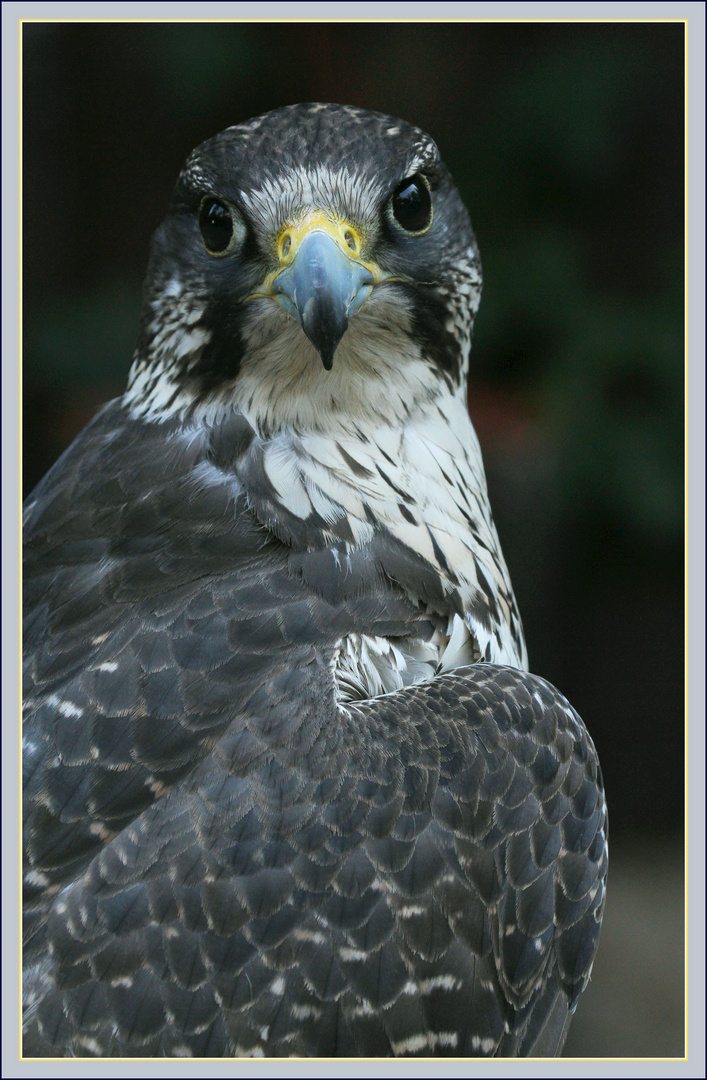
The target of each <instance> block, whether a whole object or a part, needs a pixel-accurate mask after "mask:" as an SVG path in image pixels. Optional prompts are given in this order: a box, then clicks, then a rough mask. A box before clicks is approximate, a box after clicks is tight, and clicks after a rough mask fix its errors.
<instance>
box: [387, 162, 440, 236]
mask: <svg viewBox="0 0 707 1080" xmlns="http://www.w3.org/2000/svg"><path fill="white" fill-rule="evenodd" d="M392 207H393V217H394V218H395V220H396V221H397V223H398V225H401V226H402V228H403V229H405V232H409V233H422V232H426V231H427V229H429V227H430V225H431V224H432V196H431V195H430V186H429V184H428V183H427V181H426V180H425V178H424V176H409V177H408V179H407V180H403V182H402V184H398V186H397V188H396V189H395V192H394V194H393V202H392Z"/></svg>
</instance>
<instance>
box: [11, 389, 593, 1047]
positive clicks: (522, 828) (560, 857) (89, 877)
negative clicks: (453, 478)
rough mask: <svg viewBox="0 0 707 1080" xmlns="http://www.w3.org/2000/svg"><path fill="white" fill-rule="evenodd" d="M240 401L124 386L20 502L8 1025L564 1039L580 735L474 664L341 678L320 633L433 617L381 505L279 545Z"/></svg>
mask: <svg viewBox="0 0 707 1080" xmlns="http://www.w3.org/2000/svg"><path fill="white" fill-rule="evenodd" d="M246 428H247V425H245V426H244V425H243V424H241V425H240V427H239V426H238V423H236V427H235V428H233V427H232V428H231V429H230V430H229V432H228V438H225V436H224V432H223V431H221V432H218V433H216V434H214V432H212V433H211V434H209V433H208V432H206V433H205V431H204V430H202V429H196V428H195V429H194V430H193V431H190V430H189V429H188V428H187V429H186V430H184V429H183V428H182V427H181V425H180V426H177V425H176V424H175V426H174V427H171V426H170V425H169V424H164V425H156V424H143V423H142V422H138V421H131V420H129V419H128V418H127V416H126V414H125V412H124V410H123V409H122V406H121V405H120V404H119V403H113V404H112V405H110V406H108V407H107V408H106V409H105V410H104V411H103V412H102V413H101V414H100V415H99V417H98V418H97V420H96V421H95V422H94V423H93V424H92V425H90V426H89V428H87V429H86V430H85V431H84V432H83V433H82V435H81V436H80V437H79V440H77V442H76V443H75V444H74V445H73V446H72V447H71V448H70V449H69V451H67V453H66V454H65V455H64V456H63V458H62V459H60V461H59V462H58V463H57V465H56V466H55V468H54V469H53V470H52V471H51V472H50V473H49V474H48V476H47V477H46V478H45V480H44V481H43V482H42V484H41V485H40V486H39V488H38V489H37V490H36V492H35V493H34V495H33V496H31V497H30V500H29V502H28V505H27V508H26V516H25V530H26V533H25V535H26V562H25V579H24V585H25V602H26V612H25V621H24V629H25V655H26V666H25V698H26V720H25V728H24V755H25V770H26V775H25V789H24V790H25V819H24V843H25V852H26V877H25V880H26V890H27V891H26V899H25V913H26V939H25V969H26V991H25V1006H26V1010H27V1025H26V1035H25V1054H26V1055H28V1056H33V1055H43V1054H56V1053H57V1052H61V1053H73V1054H77V1055H79V1056H82V1055H83V1056H106V1055H121V1056H131V1055H139V1056H153V1055H161V1054H167V1055H194V1056H197V1055H198V1056H221V1055H253V1054H257V1055H262V1054H265V1055H268V1056H272V1055H285V1054H296V1055H302V1056H329V1055H339V1056H342V1055H343V1056H346V1055H359V1054H363V1055H368V1056H376V1055H384V1056H386V1055H390V1054H396V1055H408V1054H410V1055H413V1054H421V1055H429V1054H453V1055H455V1056H457V1055H464V1056H465V1055H492V1054H505V1053H508V1054H517V1053H531V1052H535V1053H541V1052H542V1053H555V1052H557V1050H558V1048H559V1046H560V1045H561V1041H562V1036H563V1031H564V1026H565V1021H566V1018H567V1016H568V1013H569V1011H570V1010H571V1009H572V1007H573V1005H574V1003H575V1001H576V999H577V997H578V995H579V993H580V991H581V989H582V988H583V986H584V985H585V983H586V981H587V979H588V977H589V972H590V969H591V963H592V959H593V955H594V951H595V948H596V942H597V938H598V929H599V923H600V916H601V910H602V906H603V895H604V879H605V875H606V845H605V832H606V813H605V806H604V800H603V795H602V791H601V777H600V774H599V770H598V764H597V759H596V755H595V752H594V748H593V746H592V744H591V740H590V739H589V737H588V735H587V733H586V731H585V729H584V727H583V725H582V724H581V721H580V720H579V718H578V717H577V716H576V714H575V713H574V712H573V710H572V709H571V707H570V706H569V705H568V704H567V702H566V701H565V700H564V698H562V696H561V695H560V694H559V693H558V692H557V691H556V690H554V688H552V687H550V686H549V685H548V684H547V683H545V682H544V681H543V680H541V679H539V678H537V677H534V676H532V675H528V674H527V673H525V672H521V671H517V670H514V669H511V668H501V667H496V666H493V665H489V664H478V665H474V666H471V667H467V668H462V669H459V670H457V671H454V672H451V673H449V674H445V675H443V676H440V677H438V678H436V679H434V680H432V681H431V682H428V683H424V684H420V685H414V686H409V687H406V688H404V689H402V690H399V691H397V692H396V693H391V694H386V695H383V696H381V697H379V698H374V699H370V700H364V701H358V702H349V703H347V704H346V705H342V704H341V703H340V702H337V699H336V692H335V680H334V677H333V668H334V665H335V661H336V654H337V648H338V647H339V643H340V642H341V640H342V639H343V638H345V637H346V636H347V635H348V634H350V633H358V632H362V631H363V632H365V633H369V634H374V635H381V636H387V637H389V638H391V639H396V638H402V637H404V636H405V634H407V633H410V629H411V627H417V630H418V631H419V632H421V633H422V632H423V631H424V627H425V626H426V625H427V624H426V622H425V616H424V614H421V613H420V610H419V609H416V608H415V607H414V605H413V604H412V603H411V600H410V599H409V595H408V594H409V587H410V582H412V581H413V580H414V578H415V576H416V574H417V576H418V577H419V579H420V581H421V582H422V584H421V589H423V590H424V591H425V592H427V593H429V594H430V595H432V594H433V593H434V580H433V578H432V577H430V578H429V580H428V579H426V578H425V575H424V572H423V568H421V567H419V566H418V565H417V563H416V560H415V558H414V557H413V555H412V553H406V552H405V551H404V550H403V547H402V546H401V545H399V544H398V545H396V544H395V543H394V542H393V541H392V540H391V538H390V537H387V536H385V535H380V536H377V537H376V538H375V539H374V540H373V541H372V542H371V545H369V546H368V547H367V548H365V549H364V550H363V551H359V552H358V553H355V552H354V553H353V554H352V553H351V552H348V555H347V554H346V551H347V549H346V543H345V537H339V536H337V535H336V534H334V535H332V534H331V523H329V525H328V526H327V528H328V529H329V533H328V534H327V536H328V544H327V545H325V546H322V547H319V548H314V549H312V548H310V547H309V546H308V545H309V544H310V543H311V537H312V536H313V535H317V530H316V529H314V530H313V529H312V526H313V525H315V524H316V523H314V522H310V523H309V524H310V528H309V529H308V530H307V534H308V538H309V539H308V540H307V541H306V542H305V538H304V537H303V538H302V542H301V543H300V542H299V541H298V538H297V537H296V536H292V535H290V536H289V537H288V543H284V542H283V540H282V539H281V538H280V537H279V536H278V535H277V527H280V528H281V529H282V530H284V531H287V528H288V525H287V522H284V523H283V521H284V519H282V518H280V519H278V521H279V525H278V521H275V520H274V518H273V520H271V521H270V522H269V523H268V527H266V526H265V525H264V524H263V520H264V518H265V516H266V514H265V511H264V510H263V507H264V506H266V504H267V502H268V490H267V484H266V482H265V480H264V479H263V480H262V481H261V482H260V483H259V484H256V483H255V482H254V481H253V483H252V484H251V486H250V487H247V486H246V484H245V483H244V482H243V479H242V477H243V475H244V470H245V464H244V462H245V458H246V456H247V455H246V450H248V449H249V448H250V450H252V432H251V433H250V435H249V434H248V431H246V430H245V429H246ZM226 445H227V446H228V447H230V454H231V461H230V464H229V461H227V460H226V458H225V456H224V455H225V451H224V446H226ZM256 459H257V455H256V457H255V458H254V457H253V455H252V454H251V456H250V457H249V458H248V468H249V469H253V468H255V465H254V464H253V461H255V460H256ZM231 466H232V467H231ZM274 509H275V507H274V504H273V506H272V507H271V511H272V514H273V515H274ZM271 516H272V515H271ZM275 516H276V515H275ZM276 526H277V527H276ZM321 528H322V530H323V529H324V525H323V524H322V527H321ZM341 528H342V529H343V528H344V525H343V524H342V525H341ZM322 535H323V531H322ZM347 557H348V559H349V561H348V563H347V562H346V558H347ZM342 560H343V561H342ZM332 565H338V567H339V570H340V572H339V573H338V574H336V575H332V574H331V572H330V570H331V566H332ZM391 567H395V570H391ZM408 578H409V580H408ZM399 579H405V580H404V582H403V587H401V586H400V582H399ZM426 582H427V584H426ZM426 599H429V597H426Z"/></svg>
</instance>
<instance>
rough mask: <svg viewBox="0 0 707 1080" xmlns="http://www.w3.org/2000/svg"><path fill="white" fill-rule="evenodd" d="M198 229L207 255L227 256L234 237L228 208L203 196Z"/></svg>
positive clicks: (215, 200) (209, 197)
mask: <svg viewBox="0 0 707 1080" xmlns="http://www.w3.org/2000/svg"><path fill="white" fill-rule="evenodd" d="M199 228H200V229H201V236H202V239H203V241H204V247H205V248H206V250H207V251H208V253H209V255H227V254H228V253H229V251H230V249H231V241H232V240H233V237H234V235H235V229H234V225H233V216H232V214H231V211H230V210H229V208H228V207H227V206H226V205H225V204H224V203H222V202H220V201H219V200H218V199H214V198H213V196H211V195H205V196H204V198H203V199H202V200H201V207H200V208H199Z"/></svg>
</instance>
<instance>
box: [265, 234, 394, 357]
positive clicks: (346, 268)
mask: <svg viewBox="0 0 707 1080" xmlns="http://www.w3.org/2000/svg"><path fill="white" fill-rule="evenodd" d="M374 284H375V279H374V277H373V274H371V272H370V271H369V270H367V269H366V267H365V266H362V265H361V263H359V262H357V261H356V260H355V259H350V258H349V257H348V255H346V254H345V252H344V251H343V250H342V249H341V248H340V247H339V245H338V244H337V243H336V242H335V241H334V240H332V238H331V237H330V236H328V235H327V234H326V233H325V232H312V233H310V235H309V236H307V237H305V239H304V240H303V241H302V243H301V244H300V247H299V250H298V252H297V254H296V256H295V258H294V260H293V262H291V263H290V265H289V266H287V267H286V268H285V269H284V270H283V271H282V272H281V273H279V274H278V275H277V277H276V278H275V280H274V281H273V285H272V292H273V295H275V296H276V297H277V299H278V300H279V301H280V303H281V304H282V306H283V307H284V309H285V311H287V313H288V315H291V316H292V317H293V318H295V319H297V320H298V321H299V322H300V323H301V325H302V329H303V330H304V332H305V334H306V335H307V337H308V338H309V340H310V341H311V342H312V344H313V345H314V348H315V349H316V350H317V352H318V353H319V355H320V357H321V359H322V363H323V365H324V367H325V368H326V370H327V371H331V368H332V365H333V363H334V353H335V352H336V349H337V346H338V344H339V342H340V341H341V339H342V337H343V336H344V334H345V333H346V328H347V327H348V325H349V319H350V318H352V317H353V316H354V315H355V314H356V312H357V311H358V310H359V309H360V308H361V307H362V305H363V304H364V303H365V301H366V300H367V299H368V297H369V295H370V293H371V289H372V287H373V285H374Z"/></svg>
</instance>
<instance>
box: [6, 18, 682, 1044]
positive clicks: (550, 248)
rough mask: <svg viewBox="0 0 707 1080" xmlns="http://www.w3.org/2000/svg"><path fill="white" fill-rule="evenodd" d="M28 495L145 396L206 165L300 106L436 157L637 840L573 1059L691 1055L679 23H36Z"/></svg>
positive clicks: (547, 628) (585, 691) (27, 105)
mask: <svg viewBox="0 0 707 1080" xmlns="http://www.w3.org/2000/svg"><path fill="white" fill-rule="evenodd" d="M23 33H24V59H23V74H24V90H23V167H24V195H23V222H24V280H23V296H24V331H23V340H24V364H23V388H24V389H23V407H24V472H23V477H24V488H25V492H29V491H30V490H31V489H32V487H33V486H34V485H35V483H36V482H37V481H38V480H39V479H40V477H41V476H42V475H43V473H44V472H45V471H46V469H47V468H48V467H49V466H50V465H51V464H52V462H53V461H54V460H55V458H56V457H57V456H58V454H59V453H60V452H61V451H62V450H63V449H64V447H65V446H66V445H67V444H68V443H69V442H70V441H71V439H72V438H73V436H74V435H75V434H76V433H77V431H78V430H79V429H80V428H81V427H82V426H83V425H84V424H85V423H86V422H87V421H88V419H90V417H91V416H92V414H93V413H94V411H95V410H96V409H97V407H98V406H99V405H100V404H101V403H102V402H103V401H104V400H106V399H107V398H109V397H113V396H115V395H116V394H119V393H120V392H121V391H122V389H123V387H124V385H125V380H126V376H127V372H128V367H129V364H130V357H131V352H132V348H133V344H134V341H135V338H136V333H137V323H138V316H139V310H140V287H141V280H142V275H143V272H144V267H145V262H146V256H147V244H148V239H149V236H150V234H151V232H152V231H153V230H154V228H155V227H156V226H157V225H158V223H159V221H160V219H161V217H162V215H163V213H164V211H165V209H166V206H167V202H168V200H169V196H170V193H171V188H172V186H173V184H174V182H175V180H176V177H177V174H178V172H179V169H180V167H181V165H182V162H183V159H184V158H185V156H186V155H187V153H188V152H189V151H190V150H191V149H192V148H193V147H194V146H195V145H196V144H197V143H199V142H201V141H202V140H203V139H205V138H207V137H209V136H210V135H212V134H215V133H216V132H217V131H219V130H220V129H222V128H224V127H227V126H229V125H230V124H233V123H237V122H238V121H240V120H244V119H246V118H248V117H250V116H254V115H257V114H258V113H261V112H264V111H266V110H268V109H271V108H275V107H277V106H279V105H283V104H287V103H290V102H296V101H311V100H321V101H339V102H345V103H352V104H357V105H362V106H366V107H369V108H373V109H377V110H380V111H383V112H389V113H391V114H393V115H397V116H401V117H403V118H405V119H406V120H409V121H411V122H413V123H415V124H417V125H419V126H420V127H423V128H424V129H426V130H427V131H429V132H430V133H431V134H432V135H433V136H434V137H435V139H436V140H437V142H438V144H439V146H440V149H441V151H442V154H443V156H444V158H445V160H446V162H447V164H448V165H449V167H450V168H451V170H452V173H453V175H454V176H455V179H456V181H457V184H458V186H459V188H460V190H461V193H462V196H463V197H464V199H465V201H466V203H467V205H468V206H469V208H470V211H471V216H472V221H473V223H474V227H475V230H476V234H477V237H478V241H479V246H480V249H481V255H482V260H483V264H484V279H485V286H484V296H483V300H482V304H481V310H480V312H479V316H478V319H477V323H476V330H475V341H474V348H473V350H472V369H471V378H470V392H469V408H470V412H471V415H472V418H473V420H474V422H475V424H476V426H477V430H478V433H479V437H480V439H481V443H482V447H483V450H484V456H485V460H486V463H487V471H488V477H489V487H490V489H491V499H492V504H493V506H494V509H495V514H496V521H497V524H498V528H499V532H500V535H501V540H502V543H503V547H504V551H505V554H506V559H507V562H508V564H509V567H510V571H511V577H512V579H513V582H514V585H515V590H516V594H517V596H518V601H519V604H520V607H521V612H522V614H523V617H524V622H525V627H526V633H527V638H528V646H529V651H530V661H531V669H532V670H533V671H535V672H537V673H538V674H541V675H543V676H544V677H545V678H547V679H549V680H550V681H551V682H553V683H555V684H556V685H557V686H559V687H560V689H562V691H563V692H564V693H565V694H566V695H567V697H568V698H569V699H570V701H571V702H572V704H573V705H574V706H575V708H576V709H577V710H578V711H579V713H580V714H581V715H582V716H583V717H584V719H585V721H586V723H587V725H588V727H589V729H590V732H591V734H592V736H593V738H594V741H595V743H596V745H597V748H598V750H599V754H600V757H601V760H602V764H603V769H604V777H605V781H606V787H607V792H608V800H609V807H610V817H611V832H612V841H613V848H612V870H611V875H610V892H609V903H608V907H607V918H606V922H605V929H604V934H603V942H602V946H601V947H600V950H599V958H598V960H597V963H596V966H595V977H594V980H593V982H592V985H591V986H590V989H589V990H588V992H587V994H586V997H585V1001H583V1002H582V1004H581V1005H580V1008H579V1010H578V1016H577V1019H576V1020H575V1024H574V1027H573V1030H572V1033H571V1035H570V1040H569V1041H568V1044H567V1048H566V1053H567V1054H577V1055H586V1056H642V1057H651V1056H682V1054H683V1052H684V1049H683V1047H684V1043H683V1026H682V1025H683V1000H682V992H683V990H682V987H683V983H682V979H683V966H682V965H683V944H682V929H683V907H682V904H683V898H682V897H683V893H682V890H683V825H684V821H683V809H684V696H683V693H684V681H683V675H684V594H683V588H684V587H683V581H684V577H683V551H684V549H683V523H684V504H683V495H684V472H683V436H684V428H683V423H684V348H683V309H684V305H683V212H684V205H683V203H684V174H683V167H684V114H683V103H684V83H683V77H684V55H683V33H684V28H683V25H682V24H681V23H636V24H631V23H618V22H614V23H584V24H583V23H557V24H552V23H537V24H533V23H517V24H514V23H498V24H493V23H476V24H475V23H467V24H464V23H454V24H434V23H408V24H405V23H389V24H386V23H369V24H367V23H351V24H347V23H309V24H307V23H301V24H296V23H280V24H278V23H260V24H258V23H243V24H239V23H202V24H196V23H195V24H169V23H136V24H130V23H123V24H110V23H96V24H90V23H88V24H50V23H46V24H42V23H29V24H28V23H25V25H24V29H23Z"/></svg>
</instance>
